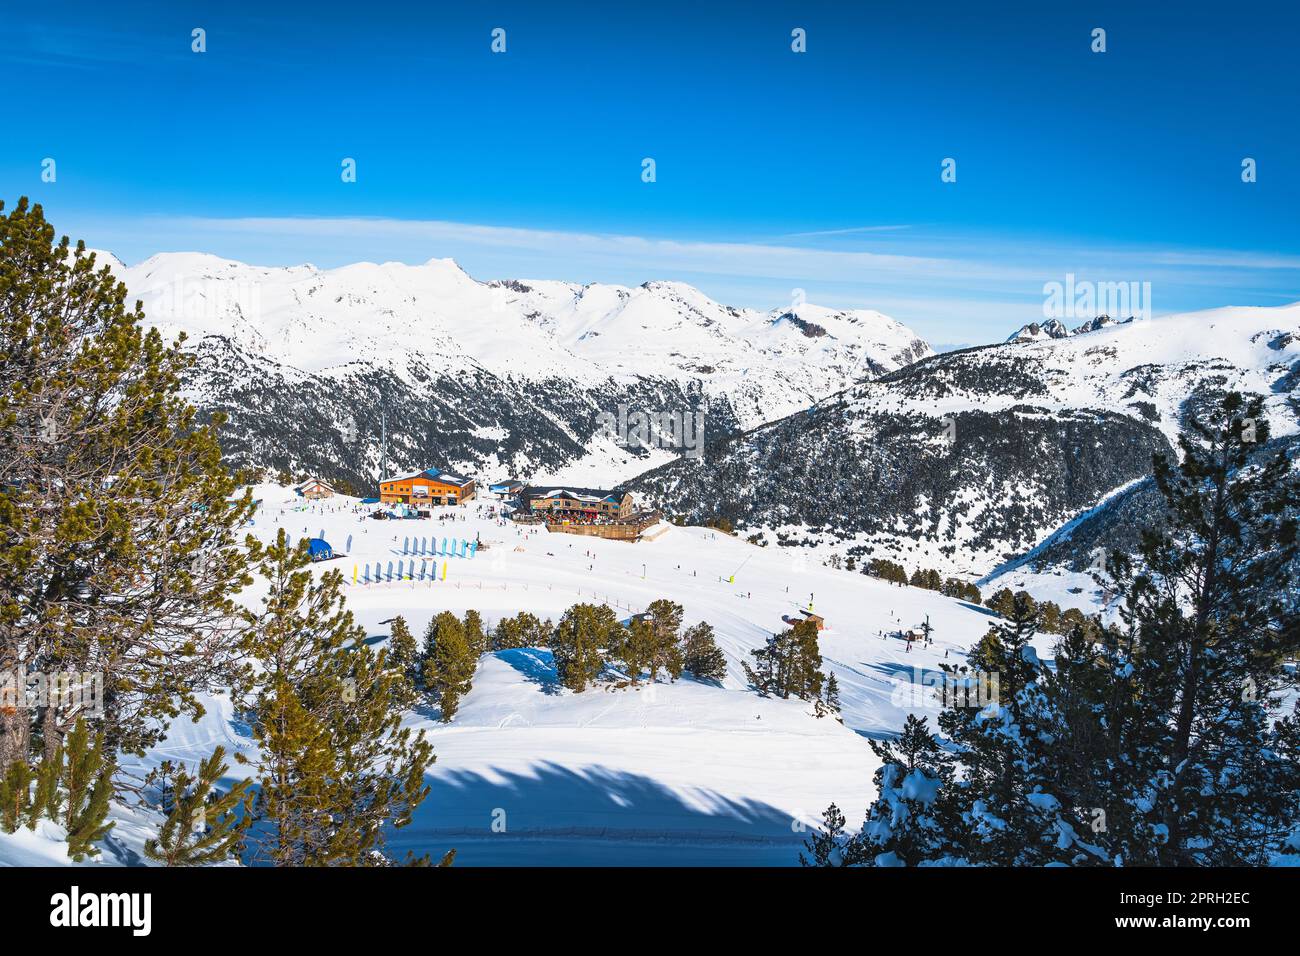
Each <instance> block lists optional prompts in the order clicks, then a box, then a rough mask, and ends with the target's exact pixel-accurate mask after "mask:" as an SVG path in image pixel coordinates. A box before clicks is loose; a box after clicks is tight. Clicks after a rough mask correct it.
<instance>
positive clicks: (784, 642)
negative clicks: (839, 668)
mask: <svg viewBox="0 0 1300 956" xmlns="http://www.w3.org/2000/svg"><path fill="white" fill-rule="evenodd" d="M751 654H752V655H753V656H754V658H755V661H756V663H755V665H754V666H753V667H751V666H750V665H749V664H748V663H746V664H744V668H745V676H746V677H747V678H748V679H749V682H750V684H752V685H753V686H754V688H755V689H756V690H757V691H758V692H759V693H760V694H763V695H764V696H768V695H771V696H774V697H783V698H788V697H799V698H802V699H803V700H816V699H818V698H819V697H820V696H821V690H822V684H823V682H824V681H825V679H826V678H825V675H824V674H823V673H822V672H821V670H820V668H821V663H822V657H821V652H820V650H818V647H817V624H816V622H815V621H811V620H804V621H798V622H796V623H795V624H794V625H792V626H791V627H789V628H787V629H786V630H784V631H782V632H781V633H779V634H773V635H772V636H771V637H769V638H768V639H767V643H766V644H765V645H764V646H763V647H760V648H757V649H755V650H754V651H751Z"/></svg>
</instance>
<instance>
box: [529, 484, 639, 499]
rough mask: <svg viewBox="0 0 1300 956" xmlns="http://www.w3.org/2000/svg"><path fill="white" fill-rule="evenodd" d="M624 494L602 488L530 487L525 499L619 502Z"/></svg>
mask: <svg viewBox="0 0 1300 956" xmlns="http://www.w3.org/2000/svg"><path fill="white" fill-rule="evenodd" d="M623 494H624V492H622V491H619V490H617V489H615V490H614V491H605V490H603V489H600V488H574V487H572V486H571V485H563V486H561V487H559V488H545V487H530V488H525V489H524V497H525V498H574V499H576V500H578V501H590V502H597V501H618V500H619V499H621V498H622V497H623Z"/></svg>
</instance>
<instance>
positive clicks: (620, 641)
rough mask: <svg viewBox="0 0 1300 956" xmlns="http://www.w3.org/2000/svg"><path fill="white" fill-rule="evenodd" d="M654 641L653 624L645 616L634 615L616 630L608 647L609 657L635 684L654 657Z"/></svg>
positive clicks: (655, 641)
mask: <svg viewBox="0 0 1300 956" xmlns="http://www.w3.org/2000/svg"><path fill="white" fill-rule="evenodd" d="M656 643H657V637H656V635H655V629H654V625H653V624H651V623H650V621H648V620H646V619H645V618H642V617H636V618H633V619H632V620H631V621H630V622H629V623H628V625H627V626H626V627H621V628H619V630H618V631H617V632H616V634H615V636H614V639H613V641H612V642H611V646H610V648H609V653H610V657H611V658H613V659H614V660H615V661H617V662H618V664H619V666H620V667H621V668H622V669H623V672H624V673H625V674H627V676H628V679H629V680H630V681H631V682H632V684H633V685H636V684H638V683H640V680H641V674H642V673H643V672H644V671H645V670H646V669H647V668H648V667H649V666H650V662H651V661H652V660H653V659H654V655H655V645H656ZM652 681H653V678H652Z"/></svg>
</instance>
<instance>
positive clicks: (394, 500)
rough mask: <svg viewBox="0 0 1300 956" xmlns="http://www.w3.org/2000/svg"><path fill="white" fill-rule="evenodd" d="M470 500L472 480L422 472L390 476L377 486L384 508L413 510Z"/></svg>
mask: <svg viewBox="0 0 1300 956" xmlns="http://www.w3.org/2000/svg"><path fill="white" fill-rule="evenodd" d="M473 497H474V479H472V478H465V477H463V476H461V475H456V474H452V473H451V472H449V471H442V470H440V469H438V468H425V469H423V470H422V471H413V472H411V473H410V474H406V475H394V476H393V477H392V478H384V479H382V480H381V481H380V482H379V500H380V501H382V502H383V503H384V504H398V503H401V504H406V505H410V506H411V507H413V508H430V507H432V506H434V505H455V504H460V503H462V502H465V501H470V500H471V499H473Z"/></svg>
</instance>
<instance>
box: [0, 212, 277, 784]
mask: <svg viewBox="0 0 1300 956" xmlns="http://www.w3.org/2000/svg"><path fill="white" fill-rule="evenodd" d="M0 209H3V205H0ZM126 297H127V290H126V288H125V286H123V285H122V284H121V283H120V282H118V281H117V280H116V279H115V278H114V277H113V275H112V273H111V271H110V270H109V268H108V267H107V266H104V267H103V268H97V264H96V260H95V257H94V255H93V254H89V253H87V252H86V250H85V246H84V244H82V243H78V244H77V245H76V246H75V247H73V246H71V245H70V244H69V242H68V240H67V239H66V238H64V239H62V240H60V241H57V242H56V241H55V233H54V230H53V227H51V226H50V225H49V224H48V223H47V222H46V221H45V218H44V214H43V212H42V210H41V207H40V206H39V205H35V206H32V205H29V204H28V202H27V200H26V199H22V200H20V201H19V203H18V205H17V206H16V207H15V208H14V209H13V211H12V212H10V213H8V214H7V215H0V671H4V672H9V673H11V672H13V671H14V670H15V669H16V668H21V669H22V670H23V671H24V672H26V671H40V672H43V673H47V674H48V673H54V672H73V673H78V674H86V673H95V674H97V675H100V677H101V678H102V682H103V694H102V698H103V701H104V706H105V711H104V714H103V719H102V721H101V727H102V729H103V731H104V734H105V742H106V747H107V749H108V751H110V752H112V753H117V752H127V753H134V754H142V753H143V752H144V751H145V750H146V749H147V748H148V747H150V746H152V745H153V744H155V743H157V742H158V741H159V740H161V739H162V738H163V736H164V735H165V734H166V731H167V724H168V721H169V720H170V719H172V718H173V717H175V716H177V715H179V714H187V715H189V716H192V717H197V716H199V715H200V714H201V713H202V707H201V705H200V703H199V693H200V692H201V691H202V689H203V688H205V687H208V686H210V685H211V684H212V683H215V682H217V681H219V680H220V679H222V678H223V677H224V676H225V672H226V669H227V668H228V666H229V665H230V664H231V661H232V659H233V658H232V654H233V650H234V642H233V640H231V634H230V623H231V616H232V613H233V605H232V603H231V601H232V598H233V596H234V595H235V594H236V593H237V592H238V591H239V590H241V589H242V588H243V587H244V585H245V584H246V583H247V578H246V576H245V573H244V557H243V554H242V553H241V552H240V550H239V548H237V547H236V546H235V541H234V532H235V529H237V528H238V527H240V525H242V524H243V522H244V521H245V520H246V518H247V517H248V515H249V514H250V513H251V508H252V500H251V497H250V496H248V495H245V496H243V497H242V498H235V488H236V479H235V478H234V477H233V476H231V475H229V474H228V473H227V472H226V471H225V469H224V468H223V467H222V464H221V452H220V448H219V447H218V445H217V440H216V431H217V429H218V428H220V426H221V424H222V423H223V421H224V419H223V417H222V416H221V415H214V416H213V417H212V420H211V423H210V424H208V425H203V424H201V423H200V421H199V418H198V414H197V412H196V410H195V409H194V408H193V407H192V406H191V405H189V404H188V403H187V402H185V400H184V399H183V397H182V395H181V387H182V376H183V374H184V372H185V370H186V369H187V367H188V366H189V363H190V361H191V357H190V356H188V355H186V354H185V353H184V352H182V351H181V348H180V346H181V342H180V341H178V342H177V343H175V344H173V345H168V344H166V343H165V342H164V341H163V339H162V336H161V335H160V334H159V333H158V332H157V331H156V330H153V329H150V330H147V331H146V328H145V323H144V318H145V317H144V315H143V313H142V312H141V311H140V309H139V307H138V306H137V307H136V308H135V309H134V310H129V309H128V308H127V305H126V301H127V298H126ZM80 712H81V708H80V707H79V706H77V705H76V704H73V703H69V702H67V701H65V700H58V701H53V700H52V701H50V702H47V703H44V704H42V705H40V706H38V707H33V708H13V709H11V708H3V709H0V777H3V776H4V774H5V773H6V771H7V770H8V768H9V766H10V764H12V763H14V762H16V761H21V760H26V761H27V762H28V763H29V764H32V765H33V766H34V765H35V764H36V763H38V762H40V761H39V760H36V759H33V758H41V759H43V760H49V759H50V758H51V757H52V755H53V754H54V752H55V750H56V749H57V748H58V746H59V744H60V742H61V741H62V740H63V738H64V737H65V735H66V734H67V733H68V732H69V731H70V730H71V728H72V726H73V724H74V723H75V722H76V720H77V718H78V716H79V714H80ZM109 762H110V763H111V761H109Z"/></svg>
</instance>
